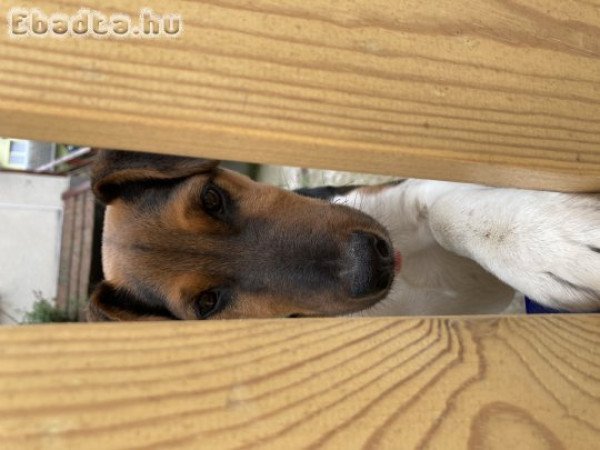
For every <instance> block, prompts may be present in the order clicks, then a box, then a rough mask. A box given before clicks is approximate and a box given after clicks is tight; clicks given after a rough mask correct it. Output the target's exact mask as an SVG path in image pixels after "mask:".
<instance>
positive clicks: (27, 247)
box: [0, 172, 68, 324]
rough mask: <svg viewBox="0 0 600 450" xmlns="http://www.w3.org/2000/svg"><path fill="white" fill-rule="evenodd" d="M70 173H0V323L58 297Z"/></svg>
mask: <svg viewBox="0 0 600 450" xmlns="http://www.w3.org/2000/svg"><path fill="white" fill-rule="evenodd" d="M67 187H68V179H67V178H66V177H55V176H47V175H32V174H19V173H6V172H0V324H9V323H14V321H13V320H12V319H11V318H9V317H8V315H10V316H11V317H12V318H14V319H17V320H21V319H22V317H23V314H24V313H25V312H26V311H28V310H30V308H31V305H32V304H33V302H34V301H35V297H34V295H33V291H41V293H42V295H43V296H44V297H45V298H48V299H53V298H54V297H55V296H56V289H57V283H58V264H59V251H60V233H61V225H62V200H61V194H62V193H63V192H64V191H65V190H66V189H67ZM7 314H8V315H7Z"/></svg>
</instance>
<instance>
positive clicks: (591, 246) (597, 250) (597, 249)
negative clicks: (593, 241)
mask: <svg viewBox="0 0 600 450" xmlns="http://www.w3.org/2000/svg"><path fill="white" fill-rule="evenodd" d="M588 248H589V249H590V250H591V251H593V252H596V253H600V248H598V247H595V246H593V245H588Z"/></svg>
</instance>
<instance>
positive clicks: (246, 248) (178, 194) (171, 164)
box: [88, 151, 395, 321]
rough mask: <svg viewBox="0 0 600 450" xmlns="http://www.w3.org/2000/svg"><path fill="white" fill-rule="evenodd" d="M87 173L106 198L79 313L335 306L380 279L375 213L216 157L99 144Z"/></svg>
mask: <svg viewBox="0 0 600 450" xmlns="http://www.w3.org/2000/svg"><path fill="white" fill-rule="evenodd" d="M92 183H93V189H94V192H95V194H96V196H97V197H98V198H99V199H100V200H101V201H102V202H104V203H105V204H106V205H107V210H106V216H105V226H104V237H103V251H102V259H103V268H104V273H105V278H106V281H103V282H102V283H101V284H100V285H99V286H98V287H97V288H96V290H95V292H94V293H93V295H92V297H91V299H90V305H89V310H88V311H89V313H88V316H89V320H91V321H102V320H160V319H185V320H190V319H191V320H193V319H229V318H242V317H298V316H326V315H340V314H347V313H351V312H355V311H360V310H364V309H365V308H368V307H370V306H371V305H373V304H375V303H377V302H378V301H379V300H380V299H382V298H383V297H385V296H386V294H387V293H388V291H389V289H390V286H391V285H392V281H393V278H394V259H395V258H394V253H393V250H392V245H391V242H390V238H389V236H388V233H387V231H386V230H385V229H384V228H383V226H382V225H380V224H379V223H378V222H377V221H375V220H374V219H372V218H371V217H369V216H368V215H366V214H364V213H362V212H360V211H358V210H356V209H353V208H349V207H346V206H342V205H336V204H331V203H329V202H327V201H323V200H319V199H315V198H309V197H307V196H304V195H299V194H298V193H295V192H288V191H284V190H281V189H278V188H275V187H272V186H269V185H265V184H261V183H257V182H254V181H252V180H250V179H249V178H247V177H245V176H242V175H240V174H238V173H235V172H232V171H229V170H226V169H222V168H219V167H218V162H217V161H211V160H202V159H194V158H185V157H175V156H164V155H156V154H149V153H139V152H123V151H101V152H100V154H99V156H98V161H97V162H96V165H95V168H94V172H93V180H92Z"/></svg>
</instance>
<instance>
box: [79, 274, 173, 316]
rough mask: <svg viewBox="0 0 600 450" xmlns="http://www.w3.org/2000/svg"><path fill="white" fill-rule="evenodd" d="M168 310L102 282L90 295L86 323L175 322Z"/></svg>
mask: <svg viewBox="0 0 600 450" xmlns="http://www.w3.org/2000/svg"><path fill="white" fill-rule="evenodd" d="M176 319H177V317H175V316H174V315H173V314H172V313H171V312H170V311H169V310H167V309H166V308H165V307H161V306H153V305H149V304H147V303H146V302H144V301H143V300H142V299H139V298H137V297H136V296H135V295H133V294H132V293H130V292H129V291H127V290H126V289H122V288H117V287H115V286H113V285H112V284H111V283H110V282H108V281H102V282H101V283H100V284H99V285H98V286H97V287H96V289H95V290H94V292H93V293H92V296H91V297H90V302H89V304H88V308H87V320H88V322H115V321H116V322H124V321H140V320H176Z"/></svg>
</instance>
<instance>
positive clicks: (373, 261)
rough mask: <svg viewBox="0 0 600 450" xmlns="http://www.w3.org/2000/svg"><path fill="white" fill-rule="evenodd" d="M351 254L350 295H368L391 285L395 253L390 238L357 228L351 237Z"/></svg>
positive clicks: (355, 296) (384, 289) (356, 296)
mask: <svg viewBox="0 0 600 450" xmlns="http://www.w3.org/2000/svg"><path fill="white" fill-rule="evenodd" d="M349 253H350V257H351V267H352V269H351V271H350V272H349V277H350V280H349V281H350V284H349V285H350V296H352V297H354V298H361V297H367V296H370V295H374V294H377V293H381V292H383V291H386V290H387V289H388V288H389V287H390V285H391V284H392V281H393V280H394V252H393V250H392V246H391V244H390V242H389V241H388V240H387V239H385V238H382V237H380V236H377V235H375V234H372V233H366V232H364V231H355V232H354V233H352V235H351V237H350V244H349Z"/></svg>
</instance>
